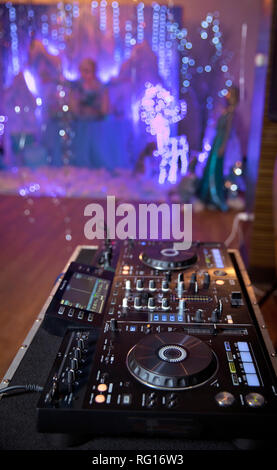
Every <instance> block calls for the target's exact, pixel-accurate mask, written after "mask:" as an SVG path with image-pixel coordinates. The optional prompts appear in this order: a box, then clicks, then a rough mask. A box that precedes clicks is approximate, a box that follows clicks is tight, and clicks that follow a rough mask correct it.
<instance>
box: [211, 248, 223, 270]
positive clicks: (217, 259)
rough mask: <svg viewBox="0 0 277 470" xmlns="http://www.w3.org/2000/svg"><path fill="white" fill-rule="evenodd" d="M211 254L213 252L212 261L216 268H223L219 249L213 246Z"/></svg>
mask: <svg viewBox="0 0 277 470" xmlns="http://www.w3.org/2000/svg"><path fill="white" fill-rule="evenodd" d="M212 254H213V258H214V262H215V265H216V267H217V268H224V263H223V259H222V257H221V254H220V250H218V249H217V248H214V249H212Z"/></svg>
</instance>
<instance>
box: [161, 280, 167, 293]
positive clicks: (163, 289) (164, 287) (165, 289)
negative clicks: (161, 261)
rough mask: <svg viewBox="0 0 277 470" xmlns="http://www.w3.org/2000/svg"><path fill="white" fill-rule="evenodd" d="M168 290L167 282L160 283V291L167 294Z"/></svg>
mask: <svg viewBox="0 0 277 470" xmlns="http://www.w3.org/2000/svg"><path fill="white" fill-rule="evenodd" d="M168 290H169V284H168V281H166V280H164V281H162V291H163V292H167V291H168Z"/></svg>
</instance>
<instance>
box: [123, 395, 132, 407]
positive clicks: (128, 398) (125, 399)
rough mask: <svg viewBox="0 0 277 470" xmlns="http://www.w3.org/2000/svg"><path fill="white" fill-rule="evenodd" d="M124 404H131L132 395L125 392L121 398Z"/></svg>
mask: <svg viewBox="0 0 277 470" xmlns="http://www.w3.org/2000/svg"><path fill="white" fill-rule="evenodd" d="M121 403H122V405H130V403H131V395H127V394H124V395H123V396H122V399H121Z"/></svg>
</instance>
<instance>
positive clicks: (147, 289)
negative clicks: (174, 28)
mask: <svg viewBox="0 0 277 470" xmlns="http://www.w3.org/2000/svg"><path fill="white" fill-rule="evenodd" d="M168 246H170V245H168ZM159 256H160V257H159ZM109 315H112V316H115V317H116V318H118V319H122V320H123V319H124V320H128V321H146V322H151V323H159V322H162V323H170V324H172V323H179V324H183V323H188V324H190V323H200V324H202V323H222V324H227V325H232V324H241V325H243V324H249V323H250V322H251V318H250V317H249V314H248V307H247V305H246V300H245V298H244V295H243V292H242V289H241V286H240V283H239V281H238V278H237V275H236V272H235V269H234V266H233V264H232V262H231V260H230V257H229V254H228V252H227V250H226V249H225V248H224V247H223V246H222V245H220V244H211V246H209V245H207V244H195V245H194V246H193V247H192V249H191V250H189V251H184V252H177V251H176V250H174V249H172V248H169V247H168V248H165V243H164V242H147V243H146V242H138V243H137V244H136V245H135V246H130V244H128V242H127V243H125V245H124V248H123V252H122V255H121V257H120V260H119V267H118V269H117V271H116V277H115V289H114V292H113V297H112V300H111V308H110V311H109Z"/></svg>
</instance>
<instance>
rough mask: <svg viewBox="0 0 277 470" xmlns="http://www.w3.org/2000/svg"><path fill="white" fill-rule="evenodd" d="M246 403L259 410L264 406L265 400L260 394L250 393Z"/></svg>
mask: <svg viewBox="0 0 277 470" xmlns="http://www.w3.org/2000/svg"><path fill="white" fill-rule="evenodd" d="M245 399H246V403H247V405H248V406H251V408H259V407H260V406H263V405H264V402H265V399H264V397H263V396H262V395H261V394H260V393H249V394H248V395H246V397H245Z"/></svg>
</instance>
